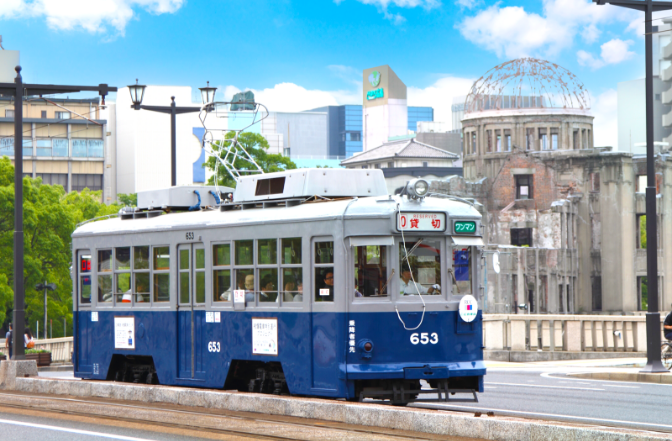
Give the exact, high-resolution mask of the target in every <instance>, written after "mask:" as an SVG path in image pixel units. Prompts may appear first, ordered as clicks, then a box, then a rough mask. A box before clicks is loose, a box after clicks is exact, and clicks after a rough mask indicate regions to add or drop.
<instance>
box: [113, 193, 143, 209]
mask: <svg viewBox="0 0 672 441" xmlns="http://www.w3.org/2000/svg"><path fill="white" fill-rule="evenodd" d="M117 199H119V202H120V203H121V205H123V206H124V207H137V206H138V194H137V193H128V194H126V193H117Z"/></svg>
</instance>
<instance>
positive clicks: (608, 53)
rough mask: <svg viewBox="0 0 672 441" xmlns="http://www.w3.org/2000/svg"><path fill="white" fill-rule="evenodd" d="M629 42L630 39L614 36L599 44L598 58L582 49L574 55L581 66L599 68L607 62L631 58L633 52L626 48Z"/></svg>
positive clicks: (619, 61) (631, 42)
mask: <svg viewBox="0 0 672 441" xmlns="http://www.w3.org/2000/svg"><path fill="white" fill-rule="evenodd" d="M631 44H633V41H632V40H626V41H623V40H619V39H618V38H614V39H613V40H610V41H607V42H606V43H604V44H603V45H602V46H600V48H601V49H602V52H601V54H600V58H596V57H595V56H593V54H591V53H588V52H586V51H584V50H580V51H578V52H577V53H576V57H577V60H578V62H579V64H580V65H581V66H588V67H590V68H591V69H599V68H601V67H604V66H607V65H609V64H618V63H621V62H623V61H625V60H627V59H629V58H632V56H633V55H635V53H634V52H631V51H629V50H628V47H629V46H630V45H631Z"/></svg>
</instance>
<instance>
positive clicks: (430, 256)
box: [399, 238, 441, 296]
mask: <svg viewBox="0 0 672 441" xmlns="http://www.w3.org/2000/svg"><path fill="white" fill-rule="evenodd" d="M405 245H406V249H405V250H404V243H403V242H400V243H399V273H400V280H399V295H401V296H415V295H418V294H421V295H439V294H441V285H440V283H441V242H439V241H438V240H433V239H423V238H420V239H412V240H406V243H405Z"/></svg>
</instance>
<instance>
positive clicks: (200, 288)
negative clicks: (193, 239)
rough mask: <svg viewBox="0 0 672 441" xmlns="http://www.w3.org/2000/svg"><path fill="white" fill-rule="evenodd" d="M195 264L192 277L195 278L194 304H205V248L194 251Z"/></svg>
mask: <svg viewBox="0 0 672 441" xmlns="http://www.w3.org/2000/svg"><path fill="white" fill-rule="evenodd" d="M194 255H195V257H196V264H195V266H194V276H195V277H196V293H195V294H196V303H205V248H196V249H194Z"/></svg>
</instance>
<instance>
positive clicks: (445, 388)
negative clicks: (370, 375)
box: [352, 377, 478, 406]
mask: <svg viewBox="0 0 672 441" xmlns="http://www.w3.org/2000/svg"><path fill="white" fill-rule="evenodd" d="M421 381H422V380H358V381H356V383H355V396H356V398H355V399H353V400H352V401H364V399H365V398H371V399H374V400H389V401H390V403H391V404H393V405H395V406H405V405H406V404H409V403H414V402H473V403H477V402H478V397H477V395H476V392H477V391H478V377H460V378H444V379H438V380H426V381H427V383H428V384H429V388H424V389H423V388H422V383H421ZM458 393H459V394H470V395H472V398H451V396H454V395H455V394H458ZM421 394H422V395H425V394H437V395H438V397H437V398H422V397H420V398H418V397H419V396H421Z"/></svg>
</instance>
